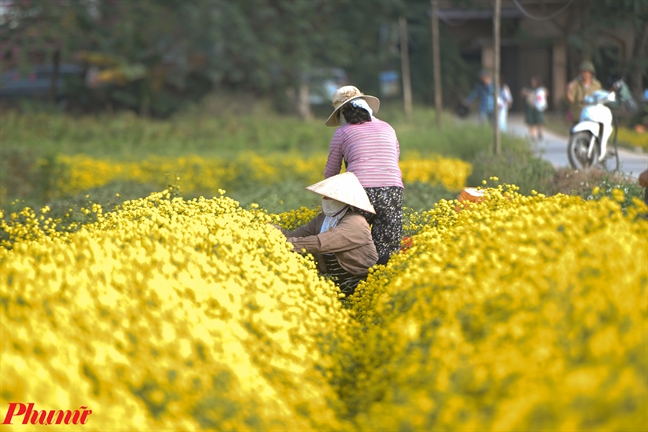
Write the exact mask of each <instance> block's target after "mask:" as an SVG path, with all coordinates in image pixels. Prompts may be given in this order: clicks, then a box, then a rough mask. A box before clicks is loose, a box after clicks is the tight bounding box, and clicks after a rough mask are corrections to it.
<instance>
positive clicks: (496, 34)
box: [493, 0, 502, 155]
mask: <svg viewBox="0 0 648 432" xmlns="http://www.w3.org/2000/svg"><path fill="white" fill-rule="evenodd" d="M501 10H502V0H495V12H494V13H493V39H494V41H493V43H494V45H495V46H494V47H493V48H494V49H493V53H494V57H495V58H494V62H493V69H494V70H493V87H494V88H493V90H494V93H495V94H494V95H493V98H494V101H493V102H494V105H495V106H494V110H493V131H494V132H495V136H494V138H495V148H494V151H495V155H499V154H500V152H501V151H502V147H501V143H500V138H501V137H500V128H499V115H500V113H499V106H498V104H497V101H498V100H499V93H500V92H499V87H500V12H501Z"/></svg>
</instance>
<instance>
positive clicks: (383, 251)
mask: <svg viewBox="0 0 648 432" xmlns="http://www.w3.org/2000/svg"><path fill="white" fill-rule="evenodd" d="M365 192H367V196H368V197H369V201H371V205H373V206H374V209H375V210H376V214H375V215H374V214H371V213H368V212H364V211H360V212H361V213H362V215H363V216H364V217H365V219H367V222H369V224H370V225H371V237H372V238H373V241H374V244H375V245H376V251H377V252H378V257H379V261H378V263H379V264H384V263H386V262H387V260H388V259H389V256H390V255H391V254H392V253H394V252H397V251H399V250H400V243H401V239H402V237H403V188H401V187H398V186H387V187H376V188H365Z"/></svg>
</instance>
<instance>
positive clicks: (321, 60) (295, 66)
mask: <svg viewBox="0 0 648 432" xmlns="http://www.w3.org/2000/svg"><path fill="white" fill-rule="evenodd" d="M530 2H531V0H525V1H523V2H522V3H523V4H526V5H528V4H530ZM531 3H533V2H531ZM540 3H543V2H540ZM554 3H555V2H554ZM647 3H648V2H647V1H646V0H597V1H596V2H584V1H579V0H576V1H574V2H573V4H572V5H570V6H569V8H567V10H566V11H565V14H570V17H573V18H574V19H570V20H567V21H565V20H563V21H560V22H556V23H555V25H557V26H561V31H562V33H563V35H564V39H565V41H566V44H567V45H568V48H569V50H570V52H571V53H572V55H570V57H569V61H570V64H571V63H577V62H578V61H579V59H580V57H583V56H588V57H592V56H594V57H596V56H597V55H598V56H601V55H605V53H602V54H601V53H600V52H599V51H596V50H595V49H594V46H593V41H594V40H595V38H594V37H593V35H594V34H597V33H600V32H605V31H606V30H607V29H609V28H612V27H614V26H618V25H619V23H620V22H625V21H628V22H629V25H631V26H633V28H634V29H635V32H636V39H637V43H635V45H634V51H637V52H636V53H633V54H636V55H634V57H633V59H634V60H632V61H631V62H630V63H629V64H623V65H621V64H620V66H619V67H623V68H625V69H626V70H628V71H629V72H631V74H632V76H633V77H634V78H633V79H634V80H635V81H641V79H642V76H643V75H644V74H645V71H646V69H647V67H648V65H647V64H646V57H645V56H642V52H643V51H645V50H646V45H647V43H648V42H647V38H648V35H647V26H648V24H647V23H648V7H646V5H647ZM442 7H445V8H470V7H472V8H475V7H478V8H486V9H487V8H489V7H490V6H489V4H488V1H482V0H447V1H444V2H442ZM429 11H430V1H429V0H376V1H364V0H362V1H358V0H356V1H353V0H335V1H329V0H309V1H294V0H249V1H225V0H201V1H166V0H137V1H132V0H0V39H1V41H0V54H1V59H2V72H7V71H10V70H17V71H18V74H19V75H21V76H27V77H32V78H33V79H34V80H38V79H43V80H48V81H49V83H50V84H49V87H48V89H47V92H46V95H47V98H48V99H49V100H51V101H54V102H56V101H58V102H61V100H62V99H65V100H66V101H67V103H68V109H69V110H71V111H74V110H77V111H81V112H89V111H97V110H114V109H122V108H127V109H131V110H133V111H135V112H137V113H139V114H141V115H154V116H161V117H163V116H167V115H168V114H170V113H172V112H173V111H175V110H177V109H178V108H180V107H182V106H183V105H184V104H186V103H187V102H191V101H194V100H196V99H198V98H200V97H201V96H202V95H204V94H206V93H208V92H210V91H212V90H214V89H221V90H222V89H227V90H228V91H230V90H234V91H239V90H242V91H245V92H253V93H254V94H257V95H263V96H271V97H272V100H273V101H274V102H275V104H276V107H277V108H278V109H280V110H283V111H286V110H292V111H294V110H295V108H297V111H300V110H301V111H300V114H301V115H302V116H303V117H307V116H308V115H309V113H308V110H309V109H310V107H309V105H310V104H309V103H308V100H309V97H310V98H311V99H312V97H313V96H312V93H313V90H312V88H311V89H309V84H311V83H313V82H314V81H316V80H317V79H321V78H322V76H325V75H327V74H328V75H331V76H333V75H335V74H334V73H332V72H331V71H332V68H335V69H336V70H338V71H340V70H341V71H343V72H344V73H343V74H342V75H340V76H337V77H333V78H332V79H333V81H334V82H335V83H336V84H345V83H353V84H354V85H357V86H358V87H360V88H361V89H362V90H363V91H365V92H366V93H373V94H380V90H381V89H380V81H379V74H380V72H383V71H390V70H393V71H398V70H399V61H400V60H399V59H400V52H399V44H398V27H397V22H398V18H399V17H401V16H403V17H405V18H406V19H407V21H408V27H409V35H408V45H409V49H410V58H411V76H412V88H413V93H414V99H415V100H416V101H418V102H423V103H432V101H433V96H434V95H433V85H432V48H431V30H430V15H429V13H430V12H429ZM624 20H625V21H624ZM565 23H566V24H565ZM450 24H452V23H451V22H446V24H443V25H441V35H440V38H441V47H442V48H441V68H442V74H441V75H442V77H443V91H444V95H443V98H444V101H446V104H447V105H451V104H453V103H455V102H456V101H457V100H458V99H459V98H460V97H461V96H462V95H465V93H466V92H467V91H469V89H470V87H471V86H472V85H473V83H474V73H475V72H476V71H477V70H478V69H479V68H480V67H481V64H480V62H479V60H478V59H474V58H468V57H466V56H465V55H463V56H462V53H461V48H460V47H459V46H458V45H457V44H456V40H455V39H454V38H453V37H451V36H450V35H449V33H448V29H449V25H450ZM503 25H504V26H506V23H504V24H503ZM35 65H38V66H39V67H40V69H38V70H35V69H33V67H34V66H35ZM69 65H74V66H75V67H77V68H78V69H74V68H72V69H70V67H69ZM64 66H65V67H67V69H65V70H63V69H64ZM572 68H575V66H572ZM610 72H611V73H614V72H620V71H610ZM345 76H346V77H345ZM345 81H346V82H345ZM61 87H65V94H63V91H62V89H61ZM304 104H305V105H306V107H304ZM325 105H326V109H327V110H328V103H326V104H325ZM300 107H301V108H300Z"/></svg>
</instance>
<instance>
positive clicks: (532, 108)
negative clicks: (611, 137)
mask: <svg viewBox="0 0 648 432" xmlns="http://www.w3.org/2000/svg"><path fill="white" fill-rule="evenodd" d="M520 94H521V95H522V98H524V102H525V105H526V108H525V115H524V120H525V122H526V124H527V126H528V127H529V137H530V138H531V139H532V140H533V141H536V140H538V141H542V138H543V136H542V125H543V124H544V111H545V109H546V108H547V90H546V89H545V88H544V87H543V86H542V80H541V79H540V77H538V76H532V77H531V86H530V87H524V88H523V89H522V91H521V92H520Z"/></svg>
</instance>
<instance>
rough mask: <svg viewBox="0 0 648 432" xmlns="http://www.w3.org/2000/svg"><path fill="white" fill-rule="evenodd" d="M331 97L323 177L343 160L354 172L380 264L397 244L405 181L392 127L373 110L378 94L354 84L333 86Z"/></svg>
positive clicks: (332, 173)
mask: <svg viewBox="0 0 648 432" xmlns="http://www.w3.org/2000/svg"><path fill="white" fill-rule="evenodd" d="M332 103H333V113H331V115H330V116H329V118H328V119H327V120H326V125H327V126H339V127H338V128H337V130H336V131H335V132H334V133H333V138H332V139H331V144H330V148H329V155H328V160H327V162H326V169H325V171H324V178H329V177H332V176H334V175H336V174H339V173H340V171H341V169H342V163H344V165H345V166H346V171H348V172H352V173H354V174H355V175H356V176H357V178H358V180H359V181H360V184H362V186H363V187H364V190H365V192H366V194H367V196H368V197H369V201H370V202H371V204H372V205H373V207H374V208H375V213H374V212H365V211H363V210H361V211H360V212H361V213H362V214H363V215H364V216H365V218H366V219H367V221H368V222H369V223H370V224H371V225H372V227H371V235H372V238H373V240H374V243H375V244H376V250H377V251H378V255H379V257H380V258H379V261H378V262H379V263H380V264H384V263H386V262H387V260H388V259H389V256H390V255H391V254H392V253H394V252H396V251H398V250H399V249H400V243H401V237H402V225H403V222H402V218H403V209H402V206H403V190H404V187H403V180H402V174H401V170H400V167H399V165H398V160H399V158H400V145H399V143H398V139H397V137H396V132H395V131H394V129H393V128H392V127H391V126H390V125H389V124H388V123H386V122H384V121H382V120H379V119H377V118H376V117H375V116H374V114H376V113H377V112H378V109H379V108H380V101H379V100H378V98H376V97H374V96H370V95H365V94H364V93H362V92H361V91H360V90H358V88H356V87H354V86H344V87H340V88H339V89H337V90H336V91H335V93H334V94H333V97H332Z"/></svg>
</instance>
